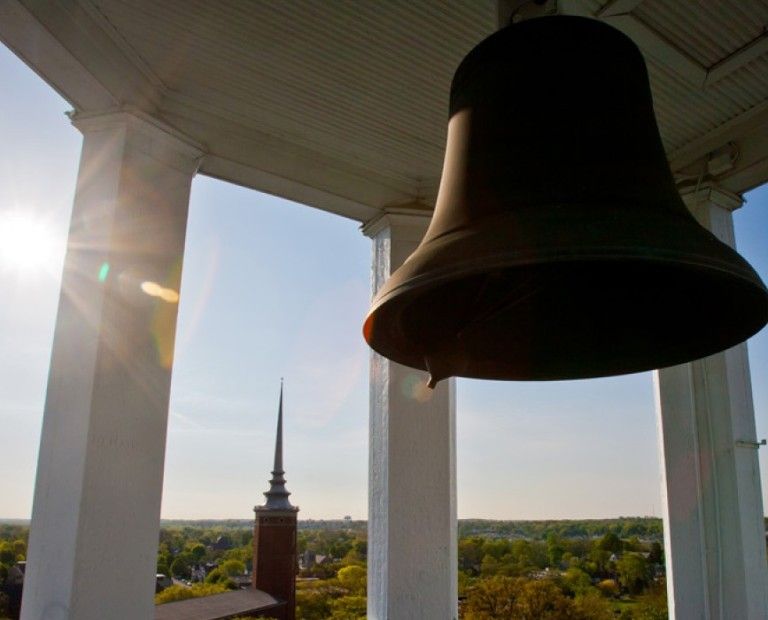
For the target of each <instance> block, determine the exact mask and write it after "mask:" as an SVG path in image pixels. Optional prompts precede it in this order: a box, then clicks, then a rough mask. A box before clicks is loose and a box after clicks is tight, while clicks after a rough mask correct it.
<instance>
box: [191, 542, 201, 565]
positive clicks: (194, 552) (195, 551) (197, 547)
mask: <svg viewBox="0 0 768 620" xmlns="http://www.w3.org/2000/svg"><path fill="white" fill-rule="evenodd" d="M187 553H189V555H190V556H192V560H193V561H194V562H195V563H199V562H200V560H202V559H203V556H204V555H205V545H203V544H201V543H199V542H191V543H187Z"/></svg>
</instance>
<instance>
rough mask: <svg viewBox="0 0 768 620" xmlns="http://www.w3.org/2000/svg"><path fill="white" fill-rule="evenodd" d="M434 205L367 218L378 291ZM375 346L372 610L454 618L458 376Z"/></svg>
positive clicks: (376, 619)
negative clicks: (408, 362)
mask: <svg viewBox="0 0 768 620" xmlns="http://www.w3.org/2000/svg"><path fill="white" fill-rule="evenodd" d="M430 216H431V212H430V211H424V210H419V209H392V210H389V211H388V212H387V213H386V214H385V215H384V216H383V217H381V218H380V219H378V220H376V221H374V222H372V223H370V224H368V225H367V226H366V227H365V229H364V232H365V234H366V235H368V236H370V237H371V238H372V239H373V291H374V293H375V292H376V291H377V290H378V289H379V287H380V286H381V285H382V284H383V283H384V281H385V280H386V278H387V277H388V276H389V275H390V273H391V272H392V271H394V270H395V269H396V268H397V267H398V266H399V265H400V264H401V263H402V262H403V261H404V260H405V259H406V258H407V257H408V256H409V255H410V253H411V252H412V251H413V250H414V249H415V248H416V246H417V245H418V243H419V241H421V238H422V237H423V236H424V233H425V231H426V228H427V225H428V224H429V219H430ZM426 379H427V375H426V373H424V372H420V371H417V370H413V369H412V368H407V367H405V366H401V365H399V364H396V363H394V362H390V361H389V360H387V359H385V358H383V357H382V356H380V355H378V354H376V353H372V354H371V402H370V444H369V450H370V452H369V476H368V497H369V501H368V617H369V618H370V619H371V620H385V619H386V620H450V619H452V618H457V617H458V611H457V556H456V554H457V541H456V535H457V531H456V404H455V391H456V381H455V379H447V380H445V381H441V382H440V384H439V385H438V386H437V388H436V389H435V390H434V391H431V390H429V388H427V387H426Z"/></svg>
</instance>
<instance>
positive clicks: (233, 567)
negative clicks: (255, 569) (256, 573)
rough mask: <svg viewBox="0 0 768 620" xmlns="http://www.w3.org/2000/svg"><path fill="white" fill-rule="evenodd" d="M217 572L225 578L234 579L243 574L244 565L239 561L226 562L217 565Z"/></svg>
mask: <svg viewBox="0 0 768 620" xmlns="http://www.w3.org/2000/svg"><path fill="white" fill-rule="evenodd" d="M218 571H219V572H220V573H221V574H222V575H224V576H225V577H235V576H237V575H242V574H243V573H244V572H245V564H244V563H243V562H241V561H240V560H227V561H226V562H222V563H221V564H219V567H218ZM212 572H213V571H212Z"/></svg>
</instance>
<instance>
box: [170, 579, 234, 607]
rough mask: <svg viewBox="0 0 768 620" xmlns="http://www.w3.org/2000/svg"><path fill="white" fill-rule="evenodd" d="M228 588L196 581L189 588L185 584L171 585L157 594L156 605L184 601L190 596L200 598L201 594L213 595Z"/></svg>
mask: <svg viewBox="0 0 768 620" xmlns="http://www.w3.org/2000/svg"><path fill="white" fill-rule="evenodd" d="M226 591H227V588H226V587H225V586H223V585H219V584H210V583H196V584H194V585H193V586H191V587H189V588H187V587H184V586H171V587H170V588H166V589H165V590H163V591H162V592H159V593H158V594H155V605H163V604H164V603H172V602H173V601H183V600H185V599H188V598H199V597H201V596H211V595H212V594H221V593H222V592H226Z"/></svg>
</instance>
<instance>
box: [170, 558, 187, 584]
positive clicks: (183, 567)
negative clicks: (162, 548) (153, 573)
mask: <svg viewBox="0 0 768 620" xmlns="http://www.w3.org/2000/svg"><path fill="white" fill-rule="evenodd" d="M170 571H171V575H173V576H174V577H176V578H178V579H189V578H190V576H191V574H192V573H191V571H190V567H189V559H188V558H187V556H185V555H179V556H178V557H177V558H176V559H175V560H174V561H173V562H172V563H171V566H170Z"/></svg>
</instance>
